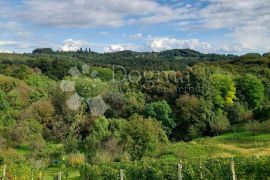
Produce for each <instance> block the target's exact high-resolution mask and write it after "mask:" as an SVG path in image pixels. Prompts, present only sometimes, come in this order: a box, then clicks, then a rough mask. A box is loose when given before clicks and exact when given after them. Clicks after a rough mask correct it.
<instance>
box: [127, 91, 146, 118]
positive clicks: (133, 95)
mask: <svg viewBox="0 0 270 180" xmlns="http://www.w3.org/2000/svg"><path fill="white" fill-rule="evenodd" d="M124 96H125V102H126V112H127V114H128V115H129V116H130V115H132V114H133V113H141V112H142V111H143V108H144V104H145V95H144V94H143V93H142V92H134V91H128V92H126V93H125V95H124Z"/></svg>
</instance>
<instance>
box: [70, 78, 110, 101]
mask: <svg viewBox="0 0 270 180" xmlns="http://www.w3.org/2000/svg"><path fill="white" fill-rule="evenodd" d="M75 89H76V92H77V93H78V94H79V95H80V96H82V97H84V98H91V97H96V96H98V95H103V94H105V93H106V92H107V91H108V89H109V85H108V84H107V83H105V82H102V81H101V80H99V79H90V78H85V77H83V78H79V79H77V81H76V83H75Z"/></svg>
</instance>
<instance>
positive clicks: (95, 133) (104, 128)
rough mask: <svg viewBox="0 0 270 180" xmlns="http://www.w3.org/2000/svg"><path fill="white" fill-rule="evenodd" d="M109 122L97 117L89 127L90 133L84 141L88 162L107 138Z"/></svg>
mask: <svg viewBox="0 0 270 180" xmlns="http://www.w3.org/2000/svg"><path fill="white" fill-rule="evenodd" d="M108 127H109V122H108V120H107V119H106V118H105V117H98V118H97V119H96V120H95V122H94V124H93V125H92V126H91V133H90V135H89V136H88V137H87V138H86V139H85V146H86V147H85V148H86V150H87V153H88V154H87V156H88V158H89V159H90V160H92V159H93V158H94V155H95V154H96V152H97V151H98V150H99V149H100V148H101V145H102V142H103V141H104V140H105V138H106V137H107V136H109V133H110V132H109V130H108Z"/></svg>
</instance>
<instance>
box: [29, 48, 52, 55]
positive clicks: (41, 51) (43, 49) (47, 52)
mask: <svg viewBox="0 0 270 180" xmlns="http://www.w3.org/2000/svg"><path fill="white" fill-rule="evenodd" d="M35 53H44V54H52V53H53V50H52V49H51V48H38V49H35V50H34V51H33V54H35Z"/></svg>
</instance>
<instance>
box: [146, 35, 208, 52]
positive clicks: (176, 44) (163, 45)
mask: <svg viewBox="0 0 270 180" xmlns="http://www.w3.org/2000/svg"><path fill="white" fill-rule="evenodd" d="M150 48H151V50H153V51H163V50H169V49H183V48H189V49H195V50H200V51H204V52H205V51H209V50H211V49H212V46H211V45H210V44H209V43H207V42H201V41H199V40H198V39H187V40H181V39H175V38H167V37H165V38H155V39H153V40H152V41H151V42H150Z"/></svg>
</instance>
